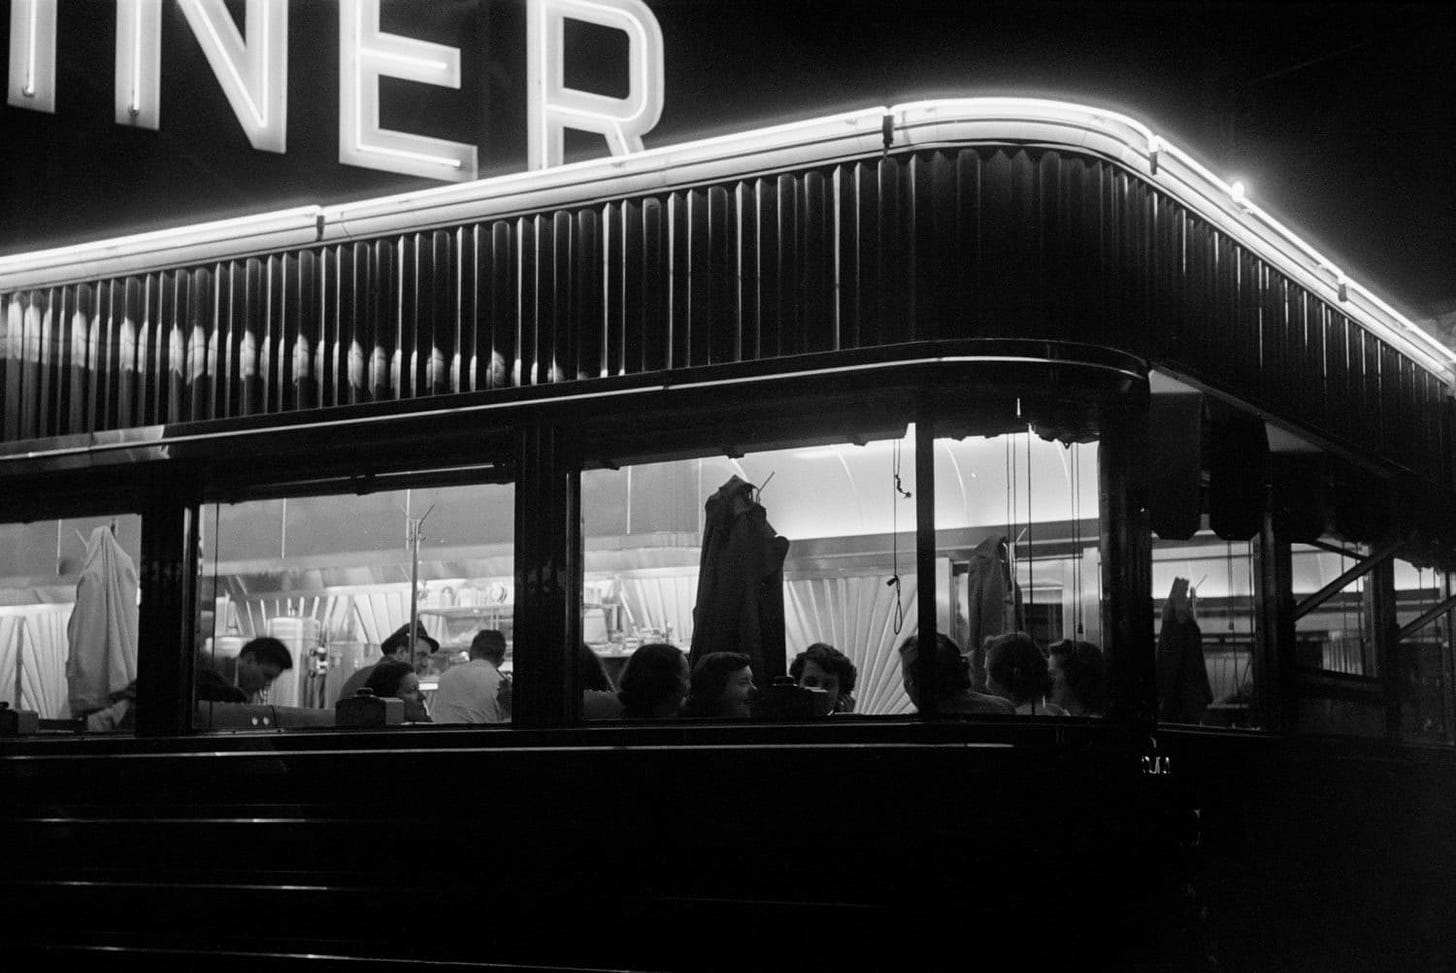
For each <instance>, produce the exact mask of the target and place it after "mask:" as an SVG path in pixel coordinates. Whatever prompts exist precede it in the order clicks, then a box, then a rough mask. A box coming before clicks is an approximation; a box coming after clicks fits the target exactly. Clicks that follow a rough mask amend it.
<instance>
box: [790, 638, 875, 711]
mask: <svg viewBox="0 0 1456 973" xmlns="http://www.w3.org/2000/svg"><path fill="white" fill-rule="evenodd" d="M789 675H790V676H792V677H793V679H794V685H796V686H802V687H804V688H805V689H822V690H824V691H825V692H827V693H829V695H830V696H831V697H832V698H833V700H834V702H833V704H832V705H831V707H830V710H829V712H831V713H853V712H854V697H853V696H851V695H850V693H852V692H854V680H855V677H856V676H857V675H859V673H858V672H857V671H856V670H855V668H854V663H853V662H850V661H849V656H847V655H845V654H844V653H843V652H841V651H839V650H838V649H836V648H835V647H834V646H832V645H830V644H828V643H827V642H815V643H814V644H813V645H811V646H809V647H808V648H807V649H805V650H804V651H803V652H800V653H799V654H798V655H796V656H794V661H793V664H792V665H790V666H789Z"/></svg>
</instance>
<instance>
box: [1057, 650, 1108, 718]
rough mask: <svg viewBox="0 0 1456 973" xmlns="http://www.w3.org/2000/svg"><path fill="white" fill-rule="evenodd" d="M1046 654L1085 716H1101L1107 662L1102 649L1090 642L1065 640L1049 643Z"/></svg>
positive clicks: (1103, 705) (1105, 692)
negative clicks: (1059, 669) (1059, 672)
mask: <svg viewBox="0 0 1456 973" xmlns="http://www.w3.org/2000/svg"><path fill="white" fill-rule="evenodd" d="M1047 651H1048V653H1049V654H1051V655H1054V656H1056V658H1057V663H1058V665H1060V666H1061V669H1062V675H1063V677H1064V678H1065V679H1066V684H1067V689H1068V690H1070V691H1071V693H1072V695H1073V696H1075V697H1076V698H1077V702H1078V703H1080V704H1081V705H1082V708H1083V709H1084V710H1086V711H1087V712H1088V713H1101V712H1102V711H1103V710H1104V709H1105V708H1106V706H1107V662H1106V660H1105V659H1104V658H1103V656H1102V650H1101V649H1099V648H1098V647H1097V646H1095V645H1093V644H1092V643H1091V642H1083V641H1081V640H1080V639H1078V640H1073V639H1065V640H1063V641H1061V642H1055V643H1053V644H1052V645H1051V646H1050V648H1048V650H1047Z"/></svg>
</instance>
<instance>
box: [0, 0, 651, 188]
mask: <svg viewBox="0 0 1456 973" xmlns="http://www.w3.org/2000/svg"><path fill="white" fill-rule="evenodd" d="M176 3H177V6H178V9H180V11H181V12H182V14H183V16H184V18H185V19H186V22H187V25H188V27H189V28H190V29H191V31H192V34H193V36H194V37H195V38H196V39H197V42H198V44H199V45H200V46H201V48H202V51H203V54H204V55H205V56H206V58H207V63H208V66H209V67H211V69H212V72H213V75H214V76H215V77H216V79H217V82H218V84H219V85H220V86H221V87H222V90H223V94H224V95H226V97H227V101H228V104H229V105H230V106H231V108H232V110H233V114H234V115H235V116H236V117H237V120H238V124H239V125H241V126H242V129H243V132H244V134H246V136H247V138H248V142H249V143H250V144H251V145H252V146H253V148H255V149H258V150H259V151H263V152H277V153H283V152H286V151H287V144H288V137H287V136H288V133H287V127H288V0H247V6H246V14H245V22H244V28H243V30H241V31H240V30H239V29H238V27H237V24H236V23H235V22H234V21H233V19H232V16H231V14H229V13H228V10H227V8H226V6H225V5H224V0H176ZM379 3H380V0H340V3H339V5H338V8H339V162H340V163H342V164H344V165H349V166H359V167H362V168H365V169H379V170H383V171H385V172H397V173H402V174H405V175H411V176H421V177H424V178H427V179H439V180H442V181H446V182H469V181H471V180H474V179H475V178H477V173H478V163H477V151H476V147H475V146H474V145H470V144H467V143H464V142H453V141H450V140H447V139H440V138H432V137H429V136H425V135H418V134H414V133H411V132H403V131H397V130H393V129H386V128H383V127H382V126H381V124H380V120H379V104H380V102H379V81H380V79H381V78H398V79H402V80H406V81H415V82H419V83H421V84H430V85H438V86H441V87H445V88H456V89H458V88H459V87H460V50H459V49H458V48H455V47H450V46H448V45H445V44H436V43H433V42H430V41H423V40H417V39H415V38H411V37H405V36H403V35H400V34H391V33H386V32H385V31H383V30H381V29H380V27H379ZM57 4H58V0H11V4H10V60H9V90H8V103H9V104H10V105H12V106H14V107H16V108H24V109H29V110H32V111H39V112H47V113H51V114H54V113H55V111H56V34H57V30H56V8H57ZM526 15H527V33H526V44H527V54H526V68H527V71H526V84H527V167H528V168H530V169H545V168H548V167H550V166H555V165H560V164H561V162H562V157H563V151H562V143H563V133H564V132H565V130H566V129H573V130H577V131H583V132H590V133H595V134H597V135H601V136H602V137H603V138H604V139H605V140H606V143H607V146H608V148H609V149H610V150H611V153H612V154H613V155H626V154H629V153H632V152H640V151H642V149H643V144H642V136H643V135H645V134H647V133H648V132H650V131H651V130H652V129H653V127H654V126H655V125H656V124H657V122H658V119H659V118H660V117H661V116H662V89H663V81H662V78H663V43H662V30H661V28H660V27H659V26H658V24H657V19H656V18H655V17H654V16H653V15H652V11H651V10H649V9H648V8H647V6H646V4H644V3H643V2H642V0H526ZM567 20H575V21H581V22H585V23H589V24H594V25H596V26H599V27H606V28H609V29H612V30H617V31H620V32H622V33H623V34H625V35H626V36H627V42H628V46H627V59H628V64H627V68H628V79H629V87H628V92H627V94H626V96H625V97H621V98H617V97H611V96H607V95H602V94H598V93H595V92H591V91H583V90H581V89H578V88H572V87H569V86H568V85H567V84H566V82H565V60H566V58H565V42H564V35H565V24H566V21H567ZM161 63H162V0H116V73H115V81H114V88H115V99H114V101H115V120H116V124H118V125H124V126H128V127H131V128H143V129H153V130H156V129H159V128H160V127H161V112H160V100H161V99H160V92H161Z"/></svg>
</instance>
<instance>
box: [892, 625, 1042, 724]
mask: <svg viewBox="0 0 1456 973" xmlns="http://www.w3.org/2000/svg"><path fill="white" fill-rule="evenodd" d="M919 656H920V648H919V639H917V638H916V637H915V636H914V635H912V636H910V637H909V638H908V639H906V640H905V641H904V642H903V643H901V645H900V676H901V678H902V679H903V680H904V681H905V694H906V695H907V696H909V697H910V702H912V703H914V704H915V707H916V709H919V708H920V687H919V686H918V685H917V684H916V679H915V660H916V659H918V658H919ZM934 664H935V696H936V707H937V709H938V711H939V713H940V715H942V716H951V715H985V716H1015V715H1016V707H1015V706H1012V705H1011V703H1009V702H1007V701H1006V700H1004V699H1002V698H1001V697H1000V696H989V695H987V694H986V693H978V692H976V691H975V690H974V689H972V688H971V672H970V666H969V665H968V664H967V662H966V658H965V656H963V655H962V654H961V650H960V648H959V647H958V646H957V645H956V644H955V643H954V642H952V641H951V640H950V638H948V637H947V636H945V635H941V634H940V633H938V632H937V633H936V636H935V663H934Z"/></svg>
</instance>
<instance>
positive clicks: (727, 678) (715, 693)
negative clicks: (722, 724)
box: [683, 652, 754, 720]
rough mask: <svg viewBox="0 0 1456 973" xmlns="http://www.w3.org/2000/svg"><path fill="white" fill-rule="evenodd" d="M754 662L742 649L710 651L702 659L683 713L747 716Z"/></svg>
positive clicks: (727, 717) (696, 668)
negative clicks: (735, 650)
mask: <svg viewBox="0 0 1456 973" xmlns="http://www.w3.org/2000/svg"><path fill="white" fill-rule="evenodd" d="M752 662H753V660H752V659H750V658H749V657H748V656H746V655H744V654H743V653H741V652H709V653H708V654H707V655H705V656H703V657H702V658H701V659H699V660H698V664H697V665H696V666H694V667H693V678H692V684H691V687H690V688H689V689H688V701H687V705H686V706H684V707H683V715H684V716H698V717H716V718H718V719H725V720H742V719H747V718H748V717H749V715H750V714H749V708H748V706H749V701H750V700H751V699H752V698H753V691H754V686H753V669H752V668H750V666H751V665H752Z"/></svg>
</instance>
